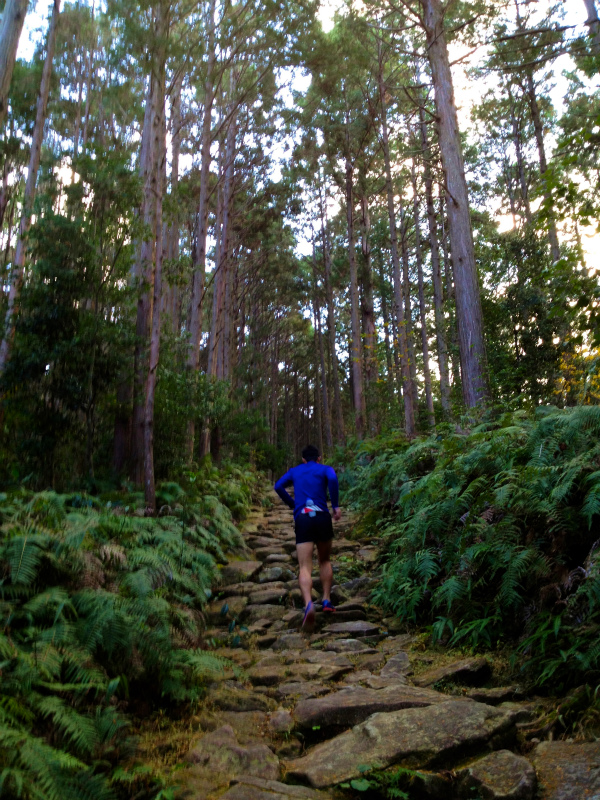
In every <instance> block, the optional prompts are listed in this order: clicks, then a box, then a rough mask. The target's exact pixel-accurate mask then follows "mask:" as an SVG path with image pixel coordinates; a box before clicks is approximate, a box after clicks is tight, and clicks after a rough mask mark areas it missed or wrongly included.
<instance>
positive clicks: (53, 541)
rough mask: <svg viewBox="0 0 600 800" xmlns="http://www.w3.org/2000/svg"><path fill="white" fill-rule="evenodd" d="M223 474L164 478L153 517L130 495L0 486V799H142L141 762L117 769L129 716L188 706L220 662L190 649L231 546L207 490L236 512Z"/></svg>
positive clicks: (236, 496) (237, 498)
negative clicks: (1, 491) (175, 480)
mask: <svg viewBox="0 0 600 800" xmlns="http://www.w3.org/2000/svg"><path fill="white" fill-rule="evenodd" d="M237 478H239V476H237V475H236V474H235V473H231V474H229V475H228V476H225V477H224V478H223V480H221V481H220V482H219V481H218V479H217V476H215V475H214V474H212V473H211V472H210V471H208V473H206V472H205V473H202V474H199V475H197V476H196V478H195V479H194V476H191V475H190V476H188V480H187V484H188V491H184V489H183V488H182V487H181V486H180V485H178V484H164V485H162V486H161V487H160V489H159V496H160V503H161V505H162V511H161V514H162V516H159V517H157V518H144V517H143V516H139V514H140V513H142V512H140V511H139V510H136V505H139V504H143V500H142V499H141V498H138V497H137V496H136V495H125V494H119V493H113V494H112V495H111V499H108V500H107V499H106V497H103V498H102V499H98V498H94V497H88V496H86V495H81V494H71V495H65V494H64V495H59V494H55V493H54V492H42V493H38V494H32V493H30V492H27V491H25V490H20V491H18V492H15V493H13V494H11V495H10V496H7V495H6V494H5V495H0V677H1V684H0V686H1V688H0V796H1V797H3V798H4V797H6V798H17V797H19V798H26V799H27V798H32V799H33V798H35V800H69V798H73V799H75V798H77V800H88V798H89V800H109V798H117V797H125V796H133V795H134V794H135V796H136V797H143V796H145V795H144V787H151V786H152V785H153V782H152V779H151V776H148V774H147V770H145V769H144V768H140V769H137V770H136V769H125V768H124V767H123V764H124V763H131V761H130V759H131V756H132V754H133V752H134V748H135V740H134V738H133V736H132V723H133V720H134V719H135V718H136V716H139V715H141V714H149V713H152V712H153V711H160V713H163V712H164V710H165V709H166V710H167V712H168V713H173V714H177V713H181V712H182V711H183V709H186V708H190V706H192V707H193V706H194V704H196V703H198V701H199V700H200V699H201V698H202V695H203V683H205V681H206V680H207V679H210V678H214V677H215V675H217V674H222V673H223V671H224V670H228V671H229V670H232V669H233V665H232V664H231V663H230V662H227V661H225V660H224V659H221V658H219V657H218V656H216V655H214V654H211V653H209V652H207V651H206V650H204V649H202V644H203V642H202V631H203V628H204V620H203V616H202V608H203V606H204V604H205V602H206V601H207V599H208V597H209V596H210V592H211V584H212V582H213V580H214V578H215V573H216V567H217V564H218V563H219V562H223V561H224V560H225V555H224V553H225V551H226V550H230V549H232V548H235V547H237V546H239V545H240V544H241V537H240V534H239V532H238V531H237V529H236V527H235V526H234V524H233V519H232V514H231V511H230V509H229V508H228V507H227V506H226V505H224V504H223V502H222V501H221V499H219V495H220V497H221V498H222V499H225V500H226V501H228V502H229V503H230V504H231V505H232V506H233V508H234V509H235V512H236V516H238V517H241V516H243V514H244V513H245V512H246V511H247V509H248V507H249V504H250V499H251V494H252V492H251V491H250V490H249V489H240V490H239V491H238V492H237V493H236V492H235V491H234V488H235V480H236V479H237ZM253 480H254V478H253ZM240 483H241V481H240ZM246 483H247V484H250V481H249V480H247V481H246ZM194 485H195V486H194ZM190 487H192V488H193V491H192V488H190ZM198 487H199V489H200V490H199V489H198ZM207 487H211V488H213V489H214V490H215V493H214V494H205V493H204V492H205V491H206V489H207ZM217 489H218V490H219V491H216V490H217Z"/></svg>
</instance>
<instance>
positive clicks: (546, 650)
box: [344, 406, 600, 690]
mask: <svg viewBox="0 0 600 800" xmlns="http://www.w3.org/2000/svg"><path fill="white" fill-rule="evenodd" d="M599 433H600V408H599V407H595V406H587V407H578V408H573V409H567V410H558V409H555V408H542V409H538V411H537V414H536V415H535V416H534V417H532V416H529V415H527V414H526V413H524V412H517V413H510V414H509V413H507V414H504V415H502V416H500V417H499V418H497V419H496V420H493V421H488V422H485V423H482V424H480V425H479V426H478V427H476V428H473V429H472V430H470V431H468V432H460V431H455V430H453V429H451V428H450V427H449V426H446V428H445V430H444V432H443V433H440V434H438V435H434V436H431V437H429V438H423V439H418V440H416V441H414V442H412V443H408V442H406V440H404V439H402V437H399V436H397V437H395V438H389V439H388V440H387V441H386V440H383V441H382V440H378V441H377V442H370V443H365V444H364V445H363V446H362V448H361V449H359V451H358V453H357V456H356V459H355V463H354V465H353V466H352V467H351V469H350V470H348V471H347V472H346V474H345V476H344V481H345V484H346V487H347V493H348V494H349V496H350V500H351V502H353V503H354V504H355V505H356V506H357V507H358V508H360V509H361V510H363V511H365V512H368V513H369V514H370V515H371V518H372V525H373V526H376V527H377V530H378V534H379V535H380V536H381V537H382V540H383V542H384V543H385V556H384V558H385V563H384V567H383V577H382V580H381V582H380V584H379V586H378V588H377V590H376V593H375V600H376V601H377V602H378V603H379V604H380V605H381V606H382V607H384V608H385V609H386V610H388V611H389V612H393V613H394V614H396V615H397V616H398V617H399V619H400V620H401V621H403V622H404V623H406V624H407V625H418V626H429V630H430V632H431V637H432V640H433V641H434V642H436V641H437V642H442V643H445V644H449V645H451V646H453V645H461V646H468V647H471V648H495V647H498V646H499V645H503V644H506V643H511V644H515V643H516V646H517V652H518V654H519V660H520V661H521V662H522V664H523V668H524V670H525V674H526V675H528V676H529V677H530V679H531V680H532V681H535V682H536V684H537V685H538V686H540V685H550V683H551V684H552V688H553V689H554V690H557V689H559V688H566V687H569V686H572V685H577V684H580V683H583V682H594V681H597V678H598V677H600V643H599V642H600V637H599V634H600V557H599V556H600V552H599V551H598V548H599V546H600V541H599V539H600V438H599V435H598V434H599ZM348 494H347V496H348Z"/></svg>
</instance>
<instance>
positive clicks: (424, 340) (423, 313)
mask: <svg viewBox="0 0 600 800" xmlns="http://www.w3.org/2000/svg"><path fill="white" fill-rule="evenodd" d="M411 176H412V188H413V209H414V216H415V255H416V258H417V281H418V285H419V316H420V319H421V347H422V352H423V378H424V380H425V400H426V402H427V413H428V416H429V425H430V426H431V427H432V428H435V414H434V411H433V393H432V391H431V370H430V368H429V338H428V336H427V309H426V308H425V286H424V283H423V250H422V248H421V230H420V228H421V220H420V214H419V195H418V194H417V173H416V170H415V162H414V159H413V162H412V173H411Z"/></svg>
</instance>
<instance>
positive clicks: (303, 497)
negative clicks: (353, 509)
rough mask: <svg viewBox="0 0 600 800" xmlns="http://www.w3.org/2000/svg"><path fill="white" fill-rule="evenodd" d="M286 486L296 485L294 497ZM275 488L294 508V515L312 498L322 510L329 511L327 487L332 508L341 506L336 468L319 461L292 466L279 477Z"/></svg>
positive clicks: (287, 503)
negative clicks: (287, 490)
mask: <svg viewBox="0 0 600 800" xmlns="http://www.w3.org/2000/svg"><path fill="white" fill-rule="evenodd" d="M286 486H293V487H294V499H292V498H291V497H290V495H289V494H288V493H287V492H286V490H285V487H286ZM274 488H275V491H276V492H277V494H278V495H279V497H281V499H282V500H283V502H284V503H285V504H286V505H287V506H289V507H290V508H293V509H294V517H296V516H297V515H298V514H299V513H300V512H301V511H302V509H303V508H304V507H305V506H306V504H307V502H308V501H310V500H312V502H313V503H314V505H316V506H318V507H319V508H320V509H321V510H322V511H327V489H329V497H330V499H331V506H332V508H338V506H339V487H338V479H337V475H336V474H335V470H334V469H333V467H328V466H327V465H326V464H319V463H318V462H317V461H309V462H307V463H306V464H304V463H302V464H298V466H297V467H292V468H291V469H289V470H288V471H287V472H286V473H285V475H282V476H281V478H279V480H278V481H277V483H276V484H275V487H274Z"/></svg>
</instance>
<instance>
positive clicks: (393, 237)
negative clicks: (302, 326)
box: [378, 43, 416, 439]
mask: <svg viewBox="0 0 600 800" xmlns="http://www.w3.org/2000/svg"><path fill="white" fill-rule="evenodd" d="M378 55H379V75H378V79H379V105H380V109H381V143H382V146H383V159H384V164H385V185H386V193H387V204H388V216H389V220H390V247H391V253H392V275H393V283H394V302H395V306H396V320H397V327H398V336H399V339H400V341H399V345H400V363H401V368H402V394H403V396H404V428H405V431H406V435H407V436H408V438H409V439H412V438H413V437H414V436H415V434H416V426H415V406H414V401H413V397H414V395H413V383H412V379H411V375H410V364H409V357H408V338H407V335H406V320H405V316H404V303H403V299H402V279H401V277H400V256H399V253H398V229H397V227H396V210H395V208H394V184H393V182H392V168H391V164H390V143H389V135H388V125H387V108H386V103H385V87H384V82H383V56H382V50H381V43H379V44H378Z"/></svg>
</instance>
